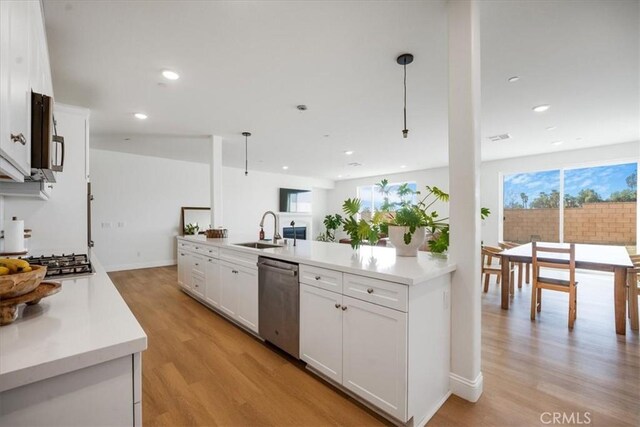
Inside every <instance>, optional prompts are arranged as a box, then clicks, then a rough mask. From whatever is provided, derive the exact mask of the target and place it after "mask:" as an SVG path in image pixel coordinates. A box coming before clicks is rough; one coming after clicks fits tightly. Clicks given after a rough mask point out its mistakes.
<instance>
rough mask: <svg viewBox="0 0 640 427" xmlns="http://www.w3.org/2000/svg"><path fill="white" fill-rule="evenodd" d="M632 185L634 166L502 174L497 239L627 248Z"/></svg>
mask: <svg viewBox="0 0 640 427" xmlns="http://www.w3.org/2000/svg"><path fill="white" fill-rule="evenodd" d="M637 185H638V164H637V163H623V164H612V165H604V166H594V167H583V168H573V169H557V170H551V171H539V172H530V173H519V174H513V175H506V176H505V177H504V180H503V224H502V226H503V227H502V231H503V239H504V240H507V241H514V242H521V243H524V242H530V241H533V240H543V241H552V242H553V241H565V242H575V243H594V244H609V245H623V246H629V247H633V246H634V245H635V244H636V231H635V224H636V218H637V208H638V204H637ZM560 201H562V203H560Z"/></svg>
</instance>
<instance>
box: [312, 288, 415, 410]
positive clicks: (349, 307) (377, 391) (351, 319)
mask: <svg viewBox="0 0 640 427" xmlns="http://www.w3.org/2000/svg"><path fill="white" fill-rule="evenodd" d="M300 354H301V359H302V360H304V361H305V362H307V364H308V365H309V366H311V367H312V368H313V369H315V370H316V371H318V372H320V373H321V374H323V375H324V376H326V377H327V378H329V379H331V380H333V381H335V382H337V383H339V384H342V385H343V386H344V387H345V388H347V389H348V390H350V391H351V392H353V393H354V394H356V395H358V396H360V397H361V398H363V399H364V400H366V401H368V402H371V403H372V404H374V405H375V406H377V407H379V408H380V409H382V410H384V411H385V412H387V413H388V414H390V415H392V416H394V417H395V418H398V419H400V420H405V419H406V408H407V313H403V312H400V311H397V310H393V309H390V308H387V307H382V306H379V305H376V304H372V303H369V302H366V301H361V300H358V299H355V298H350V297H348V296H344V295H341V294H338V293H335V292H330V291H327V290H325V289H320V288H316V287H314V286H309V285H306V284H301V285H300Z"/></svg>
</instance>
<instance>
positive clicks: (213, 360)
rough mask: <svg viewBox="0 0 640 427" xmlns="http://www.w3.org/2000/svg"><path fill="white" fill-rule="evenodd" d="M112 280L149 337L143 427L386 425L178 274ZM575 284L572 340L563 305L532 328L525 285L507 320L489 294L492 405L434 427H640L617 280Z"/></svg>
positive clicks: (639, 354) (560, 301)
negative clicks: (182, 286) (234, 320)
mask: <svg viewBox="0 0 640 427" xmlns="http://www.w3.org/2000/svg"><path fill="white" fill-rule="evenodd" d="M110 276H111V279H112V280H113V282H114V283H115V284H116V286H117V287H118V289H119V290H120V292H121V293H122V296H123V297H124V299H125V300H126V302H127V304H128V305H129V307H131V310H132V311H133V313H134V314H135V316H136V317H137V319H138V321H139V322H140V323H141V324H142V327H143V328H144V330H145V331H146V333H147V335H148V337H149V348H148V350H147V351H145V352H144V354H143V388H142V390H143V420H144V424H145V425H146V426H155V425H172V426H178V425H194V426H195V425H199V426H213V425H222V426H267V425H273V426H325V425H327V426H328V425H341V426H377V425H385V424H388V423H386V422H385V420H383V419H381V418H380V417H377V416H376V415H375V414H373V413H372V412H370V411H368V410H367V409H366V408H364V407H363V406H361V405H360V404H358V403H356V402H355V401H353V400H352V399H350V398H349V397H347V396H346V395H345V394H343V393H340V392H339V391H337V390H336V389H335V388H333V387H331V386H329V385H327V384H326V383H324V382H323V381H321V380H319V379H317V378H316V377H315V376H313V375H312V374H310V373H308V372H306V371H305V370H304V367H303V364H302V363H300V362H297V361H295V360H293V359H292V358H290V357H288V356H286V355H284V354H283V353H281V352H278V351H276V350H274V348H273V347H271V346H269V345H265V344H263V343H261V342H260V341H258V340H257V339H255V338H253V337H252V336H250V335H249V334H247V333H245V332H243V331H241V330H240V329H239V328H237V327H235V326H233V325H232V324H231V323H229V322H228V321H226V320H224V319H223V318H222V317H221V316H219V315H217V314H215V313H213V312H212V311H210V310H208V309H207V308H205V307H204V306H202V305H201V304H199V303H197V302H195V301H194V300H193V299H191V298H190V297H188V296H187V295H185V294H184V293H183V292H181V291H180V290H179V289H178V286H177V283H176V269H175V267H161V268H152V269H143V270H134V271H124V272H116V273H111V274H110ZM578 280H579V281H580V285H579V291H578V319H577V321H576V325H575V328H574V330H573V331H572V332H569V331H568V329H567V327H566V323H567V296H566V295H560V294H559V293H556V292H554V293H552V292H545V293H544V295H543V308H542V313H541V316H539V318H538V319H537V320H536V322H531V321H530V320H529V302H530V288H529V285H524V287H523V289H522V291H516V295H515V297H514V298H513V306H512V309H511V310H509V311H504V310H501V309H500V293H499V288H498V287H497V286H496V285H495V284H492V286H491V289H490V291H489V293H488V294H483V315H482V322H483V324H482V351H483V353H482V371H483V374H484V394H483V395H482V397H481V398H480V400H479V402H478V403H476V404H471V403H468V402H466V401H464V400H462V399H460V398H457V397H455V396H454V397H451V398H450V399H449V400H448V401H447V402H446V403H445V404H444V406H443V407H442V408H441V409H440V411H438V413H437V414H436V415H435V416H434V417H433V418H432V420H431V421H430V422H429V424H428V425H429V426H542V425H544V424H543V423H542V422H541V420H540V416H541V414H542V413H544V412H551V413H553V412H564V413H566V414H567V416H570V415H571V413H579V414H580V417H582V418H580V419H581V420H583V421H584V420H585V418H584V417H585V414H584V413H585V412H588V413H589V414H588V417H589V419H590V420H591V425H594V426H606V427H609V426H612V427H613V426H639V425H640V345H639V341H638V334H637V333H630V331H628V333H627V336H626V337H621V336H616V334H615V332H614V317H613V303H612V299H613V297H612V294H613V290H612V286H613V285H612V283H613V280H612V279H611V278H610V277H607V276H593V275H589V276H588V277H584V276H582V277H579V278H578ZM576 416H577V415H574V417H576ZM545 417H549V415H545ZM544 419H545V420H548V418H544ZM574 420H578V418H574ZM567 424H568V423H565V425H567Z"/></svg>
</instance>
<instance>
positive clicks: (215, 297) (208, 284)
mask: <svg viewBox="0 0 640 427" xmlns="http://www.w3.org/2000/svg"><path fill="white" fill-rule="evenodd" d="M204 277H205V292H204V298H205V301H207V302H208V303H209V304H211V305H212V306H213V307H215V308H219V307H220V261H218V260H217V259H215V258H207V261H206V267H205V275H204Z"/></svg>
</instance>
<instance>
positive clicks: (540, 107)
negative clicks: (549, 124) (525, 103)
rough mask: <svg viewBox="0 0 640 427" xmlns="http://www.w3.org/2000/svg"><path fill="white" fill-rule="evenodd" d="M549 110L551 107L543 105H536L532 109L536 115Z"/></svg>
mask: <svg viewBox="0 0 640 427" xmlns="http://www.w3.org/2000/svg"><path fill="white" fill-rule="evenodd" d="M549 108H551V105H549V104H542V105H536V106H535V107H533V108H532V110H533V111H535V112H536V113H542V112H544V111H547V110H548V109H549Z"/></svg>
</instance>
